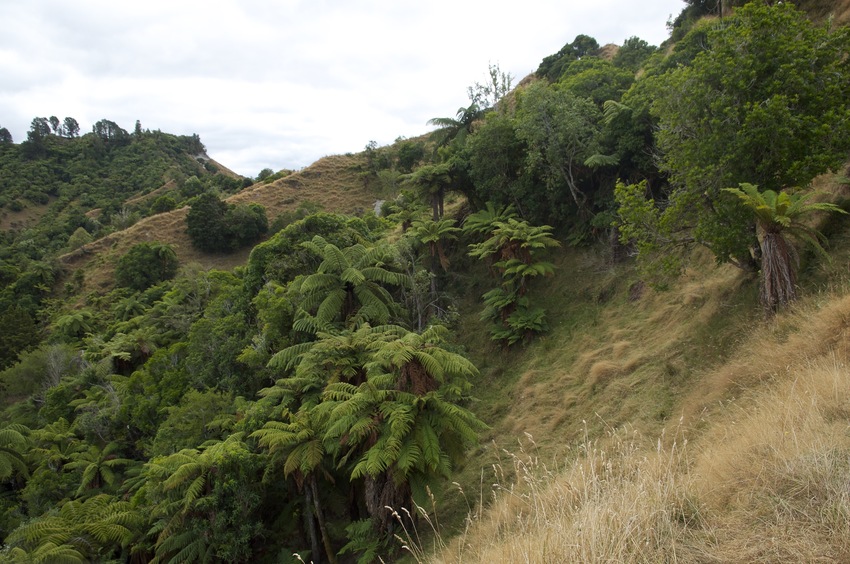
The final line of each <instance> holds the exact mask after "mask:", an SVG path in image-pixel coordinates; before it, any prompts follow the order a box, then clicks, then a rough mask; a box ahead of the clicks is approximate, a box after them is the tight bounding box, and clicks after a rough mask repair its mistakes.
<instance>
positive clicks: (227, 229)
mask: <svg viewBox="0 0 850 564" xmlns="http://www.w3.org/2000/svg"><path fill="white" fill-rule="evenodd" d="M186 227H187V232H188V233H189V238H190V239H192V245H193V246H195V247H196V248H198V249H200V250H202V251H205V252H209V253H221V252H228V251H232V250H235V249H238V248H240V247H244V246H246V245H250V244H252V243H255V242H256V241H257V240H258V239H259V238H260V237H262V236H263V235H265V233H266V232H267V231H268V229H269V224H268V219H267V218H266V211H265V208H263V206H261V205H259V204H240V205H235V206H234V205H232V204H228V203H227V202H224V201H222V200H220V199H219V198H218V196H216V195H215V194H212V193H210V192H205V193H203V194H201V195H200V196H198V197H197V198H195V200H194V201H193V202H192V206H191V209H190V210H189V213H188V215H187V216H186Z"/></svg>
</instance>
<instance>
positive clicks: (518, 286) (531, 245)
mask: <svg viewBox="0 0 850 564" xmlns="http://www.w3.org/2000/svg"><path fill="white" fill-rule="evenodd" d="M551 230H552V228H551V227H550V226H548V225H541V226H533V225H530V224H529V223H528V222H526V221H522V220H519V219H517V217H516V216H515V215H514V212H513V209H512V208H510V207H509V208H505V209H502V210H496V209H495V208H494V207H493V206H492V205H488V207H487V209H486V210H482V211H480V212H478V213H476V214H472V215H470V216H469V217H468V218H467V222H466V223H465V224H464V231H466V232H467V233H475V234H479V235H480V234H483V235H484V236H486V237H487V239H485V240H484V241H482V242H480V243H471V244H470V245H469V248H470V251H469V254H470V255H471V256H474V257H477V258H480V259H482V260H483V259H488V258H489V259H490V261H491V262H492V265H493V267H494V268H496V269H498V271H499V272H500V273H501V277H502V280H501V285H500V286H499V287H498V288H494V289H492V290H490V291H488V292H486V293H485V294H484V295H483V296H482V298H483V300H484V305H485V306H486V307H485V309H484V311H483V312H482V314H481V318H482V319H484V320H488V321H493V322H495V323H496V325H495V326H494V327H492V328H491V336H492V338H493V340H495V341H499V342H503V343H505V344H506V345H508V346H510V345H513V344H515V343H517V342H520V341H522V340H524V339H526V338H529V337H531V336H532V335H533V334H535V333H539V332H543V331H546V330H547V325H546V320H545V312H544V310H543V309H542V308H539V307H534V306H532V305H531V304H530V302H529V299H528V296H527V295H526V293H527V292H528V289H529V283H530V281H531V280H533V279H534V278H536V277H538V276H549V275H551V274H553V273H554V271H555V266H554V265H553V264H552V263H550V262H547V261H541V260H538V259H537V257H536V256H535V255H536V254H538V253H539V252H540V251H542V250H545V249H546V248H551V247H557V246H560V243H559V242H558V241H557V240H556V239H554V238H553V237H552V235H551Z"/></svg>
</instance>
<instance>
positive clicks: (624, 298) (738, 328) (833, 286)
mask: <svg viewBox="0 0 850 564" xmlns="http://www.w3.org/2000/svg"><path fill="white" fill-rule="evenodd" d="M818 186H819V187H820V188H821V189H823V190H825V191H828V192H830V193H831V197H833V198H835V199H837V200H839V201H841V200H843V201H845V202H846V201H847V200H846V199H847V198H848V196H850V189H848V188H850V187H848V184H847V180H846V178H845V177H843V176H840V175H839V176H831V175H828V176H826V177H823V178H821V179H819V181H818ZM820 227H821V228H822V229H824V230H825V231H827V232H829V233H830V248H831V254H832V257H833V260H832V262H830V263H823V262H819V261H811V262H810V263H809V265H808V267H805V266H804V270H803V276H802V278H801V285H802V287H803V289H804V292H803V293H804V295H805V296H806V297H805V298H804V299H803V300H802V301H801V302H800V303H799V304H798V305H797V306H796V307H795V308H793V309H792V310H789V311H785V312H782V313H781V314H780V315H778V316H777V317H776V318H772V319H765V318H764V317H763V316H762V314H761V312H760V310H759V308H758V305H757V297H756V284H755V280H753V279H752V278H749V277H747V276H745V275H743V274H742V273H741V272H740V271H737V270H736V269H734V268H732V267H729V266H724V267H716V266H715V265H714V264H713V261H711V260H710V258H709V257H707V256H706V257H703V258H702V259H698V260H697V261H696V262H695V263H694V264H693V266H692V267H691V268H690V269H689V270H688V271H687V272H686V273H685V275H684V276H683V277H682V279H680V280H679V281H678V282H677V283H676V284H675V285H674V286H673V287H672V288H671V289H670V290H668V291H663V292H657V291H654V290H652V289H650V288H645V287H642V286H641V285H640V283H639V282H637V277H636V275H635V273H634V272H633V271H632V269H631V267H630V266H628V265H623V264H612V263H611V262H610V261H608V260H607V259H606V257H605V256H604V255H601V254H599V253H598V251H589V250H585V251H575V250H574V251H568V252H566V253H565V254H564V256H562V257H561V258H560V260H559V264H558V266H559V270H558V274H557V275H556V279H555V280H554V281H553V283H548V284H546V289H545V290H543V291H544V292H546V294H547V297H548V300H547V303H548V307H547V311H548V312H550V313H551V315H552V319H551V324H552V331H551V333H550V334H549V335H548V336H546V337H545V339H541V340H540V341H538V342H536V343H534V344H532V345H531V346H529V347H528V349H527V350H525V351H523V352H521V353H519V354H516V353H515V352H514V351H496V350H492V349H488V348H487V345H486V343H484V342H483V341H470V342H469V343H468V346H469V347H470V349H471V350H473V351H477V352H476V353H475V354H474V356H475V357H476V362H477V363H478V365H479V366H481V367H482V378H481V381H480V382H477V383H476V394H477V395H478V397H479V403H478V404H477V405H478V409H479V411H480V413H481V414H482V416H483V417H484V418H485V419H486V420H487V422H488V423H490V425H491V426H492V429H491V431H490V432H489V434H488V436H487V437H486V439H485V440H483V441H482V445H484V446H482V448H481V449H480V450H479V451H478V452H477V453H476V455H475V457H473V458H472V459H471V460H470V463H469V465H468V466H467V468H466V470H465V471H464V472H463V473H462V474H461V475H460V476H456V477H455V480H456V482H457V484H458V485H459V486H460V488H461V490H462V492H465V494H464V495H462V496H458V495H457V493H458V492H457V490H453V491H452V492H451V493H450V494H448V496H447V497H446V499H437V500H436V505H437V513H438V515H440V518H441V520H442V522H444V523H452V522H455V523H460V522H462V523H463V526H461V527H459V528H458V529H451V528H446V529H443V530H441V532H442V533H443V535H444V537H445V538H444V537H443V536H438V538H437V541H438V542H437V546H440V544H439V543H440V541H445V540H446V539H448V538H451V537H454V539H453V541H452V542H449V543H448V546H447V547H446V546H445V545H443V546H444V547H443V549H442V550H438V551H437V552H436V555H435V554H434V553H433V552H431V549H430V547H431V545H430V544H427V543H426V545H425V549H426V550H425V551H424V552H422V553H420V554H419V559H420V560H423V561H424V560H433V561H438V562H512V561H530V562H562V561H563V562H567V561H617V562H624V561H632V562H645V561H684V562H728V561H785V562H796V561H819V560H824V561H844V560H846V558H847V557H848V555H850V534H848V532H847V531H848V526H850V497H848V496H847V493H846V484H845V481H844V480H845V478H844V477H845V476H846V473H847V472H848V471H850V458H848V456H847V453H848V452H850V438H849V436H848V434H847V428H848V421H850V419H848V414H850V387H848V384H847V375H848V373H847V368H846V367H847V366H848V363H850V346H848V341H847V336H848V330H849V329H848V327H850V325H848V319H850V283H848V278H847V272H846V269H847V264H848V261H850V225H849V224H848V222H847V221H846V218H838V219H834V220H832V222H831V223H830V224H829V225H825V224H821V225H820ZM464 319H468V318H466V317H464ZM467 323H470V325H467V326H464V327H463V329H462V331H461V334H464V335H474V334H475V333H476V332H477V331H480V330H481V328H479V327H476V326H475V323H474V321H468V322H467ZM482 468H483V469H484V470H483V471H482V470H481V469H482ZM464 516H465V520H464V521H461V517H464ZM425 527H426V528H427V525H425ZM420 533H422V531H420ZM455 535H457V536H455ZM429 543H430V541H429ZM414 544H415V543H414ZM419 546H420V547H422V545H419Z"/></svg>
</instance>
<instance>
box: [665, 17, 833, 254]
mask: <svg viewBox="0 0 850 564" xmlns="http://www.w3.org/2000/svg"><path fill="white" fill-rule="evenodd" d="M691 33H700V34H704V35H702V37H704V39H703V40H702V42H701V43H702V45H704V46H705V47H703V50H702V51H700V52H698V53H697V54H696V55H695V56H694V57H693V60H692V61H691V62H690V63H688V64H681V65H679V66H677V67H676V68H674V69H672V70H670V71H669V72H667V73H665V74H664V75H661V76H660V77H658V79H657V90H656V92H657V98H656V100H655V102H654V103H653V105H652V111H653V113H654V114H655V115H656V116H658V120H659V130H658V135H657V142H658V147H659V149H660V150H661V161H660V163H661V169H662V170H663V171H665V172H667V173H668V174H669V176H670V180H671V182H672V190H671V191H670V193H669V194H668V196H667V203H665V205H664V208H665V211H664V213H663V216H664V218H663V219H662V221H669V222H670V224H671V227H670V230H671V231H674V232H679V233H682V232H686V231H690V232H691V233H692V237H693V239H694V241H695V242H698V243H701V244H703V245H705V246H707V247H709V248H710V249H711V250H712V252H713V253H714V254H715V256H716V257H717V259H718V261H730V262H733V263H735V264H738V265H741V266H742V267H748V268H752V266H753V265H752V264H751V262H752V261H751V258H750V249H751V248H752V247H754V246H755V244H756V240H755V231H754V229H753V228H752V220H751V219H750V217H748V216H747V215H746V214H744V213H743V210H742V208H741V207H740V206H738V205H737V202H735V200H734V199H732V198H728V197H723V194H722V192H721V191H722V189H723V188H725V187H727V186H736V185H738V184H740V183H742V182H751V183H753V184H757V185H759V186H760V187H761V188H762V189H764V190H773V191H777V190H780V189H782V188H785V187H790V186H805V185H806V184H807V183H808V182H809V181H810V180H811V179H812V178H814V177H815V176H816V175H818V174H820V173H822V172H825V171H826V170H829V169H834V168H836V167H837V166H840V164H841V163H842V162H843V161H844V159H846V155H847V148H848V147H850V133H848V132H850V128H848V124H849V123H850V109H848V108H850V105H848V91H847V89H846V88H845V85H846V83H847V81H848V78H850V77H848V73H847V65H846V58H847V55H848V51H850V35H848V32H847V30H846V29H838V30H830V29H829V28H826V27H818V26H815V25H814V24H813V23H811V22H810V21H809V20H808V19H807V18H806V17H805V15H804V14H802V13H801V12H799V11H798V10H797V9H796V8H795V7H794V6H793V4H792V3H790V2H785V3H778V4H775V5H773V6H769V5H766V4H763V3H758V2H752V3H750V4H748V5H746V6H743V7H741V8H739V9H737V10H736V11H735V12H734V14H733V15H732V16H731V17H729V18H726V19H724V20H723V25H719V26H715V27H713V28H709V29H707V30H705V31H704V30H702V29H701V28H700V29H696V30H694V31H693V32H691ZM706 47H707V48H706Z"/></svg>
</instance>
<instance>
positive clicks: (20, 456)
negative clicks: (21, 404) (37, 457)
mask: <svg viewBox="0 0 850 564" xmlns="http://www.w3.org/2000/svg"><path fill="white" fill-rule="evenodd" d="M28 434H29V429H27V428H26V427H24V426H23V425H20V424H17V423H11V424H8V425H4V426H3V427H2V428H0V480H5V479H7V478H10V477H12V476H14V475H16V474H20V475H22V476H26V475H28V474H29V472H28V469H27V464H26V461H25V460H24V455H25V453H26V451H27V449H28V448H29V444H30V443H29V439H28V438H27V435H28Z"/></svg>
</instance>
